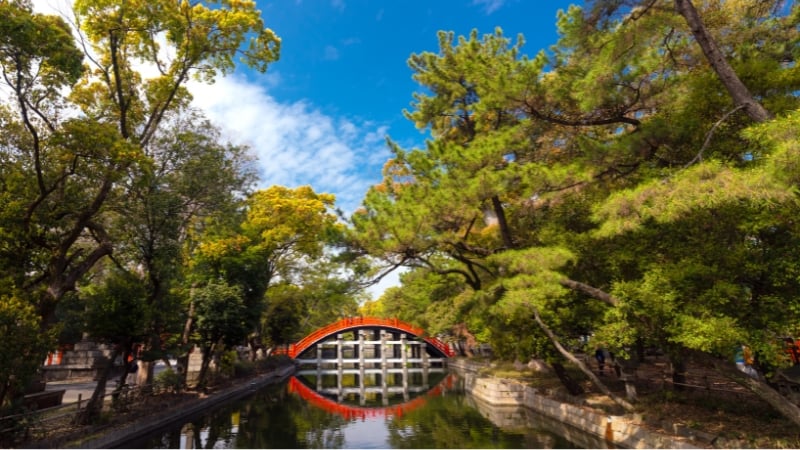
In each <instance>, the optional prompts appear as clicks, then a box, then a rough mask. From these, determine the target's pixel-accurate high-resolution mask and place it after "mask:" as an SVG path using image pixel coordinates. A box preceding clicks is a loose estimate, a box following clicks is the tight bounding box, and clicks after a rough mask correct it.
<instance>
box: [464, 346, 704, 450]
mask: <svg viewBox="0 0 800 450" xmlns="http://www.w3.org/2000/svg"><path fill="white" fill-rule="evenodd" d="M448 366H449V367H450V368H451V369H454V370H456V371H457V372H459V374H460V375H462V377H463V378H464V380H465V389H466V390H467V392H469V393H471V394H472V395H473V396H474V397H475V398H476V399H477V400H479V401H482V402H485V403H487V404H489V405H493V406H516V407H526V408H529V409H531V410H533V411H534V412H536V413H538V414H540V415H543V416H545V417H548V418H551V419H553V420H555V421H557V422H559V423H561V424H565V425H568V426H571V427H575V428H577V429H578V430H581V431H583V432H585V433H587V434H589V435H592V436H595V437H597V438H598V439H600V441H598V442H602V443H605V444H606V445H608V446H618V447H626V448H681V449H688V448H701V447H698V446H697V444H695V443H693V442H691V441H689V440H687V439H686V438H681V437H678V436H672V435H666V434H662V433H657V432H654V431H652V430H649V429H648V428H646V427H644V426H643V425H642V424H641V420H640V418H639V417H637V416H635V415H624V416H616V415H608V414H605V413H604V412H602V411H598V410H596V409H592V408H588V407H586V406H581V405H579V404H572V403H568V402H563V401H559V400H555V399H553V398H549V397H548V396H547V395H543V393H542V392H539V391H538V390H537V388H535V387H531V386H527V385H525V384H523V383H520V382H517V381H514V380H508V379H503V378H494V377H484V376H480V375H479V370H480V369H482V368H483V367H484V366H483V365H481V364H479V363H475V362H472V361H469V360H466V359H453V360H450V361H449V362H448ZM573 442H574V440H573ZM588 445H589V446H591V447H594V446H595V445H594V444H588Z"/></svg>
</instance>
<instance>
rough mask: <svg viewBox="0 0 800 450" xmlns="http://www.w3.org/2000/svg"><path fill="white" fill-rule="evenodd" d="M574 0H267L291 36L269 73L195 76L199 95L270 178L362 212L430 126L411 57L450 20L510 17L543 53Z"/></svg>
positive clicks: (270, 14) (459, 30)
mask: <svg viewBox="0 0 800 450" xmlns="http://www.w3.org/2000/svg"><path fill="white" fill-rule="evenodd" d="M569 4H570V2H568V1H563V0H559V1H539V0H447V1H443V0H442V1H439V0H411V1H399V0H398V1H368V0H280V1H274V0H273V1H266V0H260V1H258V7H259V9H261V11H262V13H263V17H264V20H265V23H266V25H267V26H268V27H269V28H272V29H273V30H274V31H275V32H276V33H277V34H278V35H279V36H280V37H281V39H282V49H281V59H280V60H279V61H278V62H276V63H275V64H273V65H272V66H270V68H269V70H268V71H267V73H266V74H258V73H250V72H246V71H238V72H237V73H235V74H233V75H231V76H229V77H227V78H226V79H223V80H219V81H218V82H217V83H216V84H215V85H214V86H200V85H194V86H192V90H193V92H194V93H195V104H196V105H198V106H200V107H201V108H203V109H204V110H206V112H207V113H208V114H209V115H210V116H211V118H212V119H213V120H215V121H216V122H217V123H218V124H219V125H220V126H222V127H223V129H225V130H226V131H227V134H226V135H227V136H228V137H229V138H230V139H232V140H234V141H236V142H237V143H243V144H247V145H249V146H250V147H251V148H252V149H253V151H254V153H255V154H256V155H257V156H258V157H259V167H260V169H261V174H262V179H261V185H262V186H265V187H266V186H269V185H272V184H281V185H286V186H289V187H296V186H299V185H305V184H310V185H311V186H312V187H313V188H314V189H315V191H317V192H330V193H334V194H336V196H337V205H338V206H339V207H340V208H341V209H343V210H344V211H345V212H352V211H353V210H354V209H355V208H356V207H357V206H358V205H359V203H360V201H361V199H362V198H363V196H364V194H365V193H366V190H367V188H368V187H369V186H370V185H372V184H374V183H376V182H378V181H379V180H380V177H381V167H382V166H383V164H384V163H385V162H386V160H387V158H389V156H390V154H389V151H388V149H387V147H386V145H385V137H386V136H387V135H388V136H390V137H391V138H392V139H394V140H395V141H397V142H398V143H400V144H401V146H402V147H404V148H411V147H415V146H417V147H419V146H422V145H423V143H424V140H425V137H426V136H425V135H424V134H423V133H422V132H420V131H418V130H417V129H416V128H415V127H414V126H413V124H411V123H410V122H409V121H407V120H406V119H405V118H404V117H403V114H402V111H403V109H404V108H409V106H410V102H411V100H412V94H413V93H414V92H415V91H417V90H418V86H417V85H416V84H415V82H414V81H413V80H412V79H411V75H412V73H411V70H410V69H409V67H408V65H407V60H408V58H409V56H410V55H411V54H412V53H421V52H423V51H433V52H435V51H437V50H438V41H437V36H436V33H437V31H439V30H446V31H454V32H455V33H456V34H457V35H468V34H469V33H470V31H471V30H472V29H477V30H478V31H479V33H480V34H486V33H492V32H493V30H494V29H495V27H498V26H499V27H501V28H502V29H503V32H504V34H505V35H506V36H509V37H512V38H515V37H516V36H517V34H519V33H522V34H523V35H524V36H525V40H526V42H527V43H526V45H525V47H524V48H525V53H526V54H528V55H534V54H535V53H537V52H538V51H539V50H540V49H543V48H544V49H546V48H549V47H550V46H551V45H553V44H555V42H556V40H557V33H556V25H555V22H556V11H557V10H558V9H565V8H566V7H567V6H568V5H569Z"/></svg>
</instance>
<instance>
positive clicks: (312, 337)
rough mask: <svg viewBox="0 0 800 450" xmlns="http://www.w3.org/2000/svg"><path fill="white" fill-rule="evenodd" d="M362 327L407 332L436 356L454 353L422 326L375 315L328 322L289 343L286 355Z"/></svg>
mask: <svg viewBox="0 0 800 450" xmlns="http://www.w3.org/2000/svg"><path fill="white" fill-rule="evenodd" d="M363 328H370V329H376V328H377V329H386V330H393V331H399V332H401V333H408V334H410V335H413V336H416V337H418V338H420V339H422V340H424V341H425V342H427V343H428V344H430V346H431V350H433V351H434V352H435V353H437V354H438V356H441V357H446V358H450V357H452V356H454V355H455V353H454V352H453V350H452V349H451V348H450V347H449V346H448V345H447V344H445V343H444V342H442V341H440V340H439V339H436V338H435V337H430V336H426V335H425V330H423V329H422V328H419V327H415V326H414V325H411V324H410V323H406V322H403V321H401V320H398V319H380V318H377V317H348V318H344V319H341V320H338V321H336V322H334V323H331V324H328V325H326V326H324V327H322V328H320V329H318V330H316V331H314V332H312V333H311V334H309V335H308V336H306V337H304V338H303V339H301V340H300V341H298V342H297V343H296V344H291V345H289V351H288V355H289V357H290V358H292V359H294V358H297V356H298V355H300V354H301V353H303V352H304V351H306V350H307V349H309V348H310V347H312V346H313V345H315V344H317V343H319V342H322V341H324V340H325V339H327V338H329V337H330V336H332V335H334V334H337V333H342V332H345V331H354V330H358V329H363Z"/></svg>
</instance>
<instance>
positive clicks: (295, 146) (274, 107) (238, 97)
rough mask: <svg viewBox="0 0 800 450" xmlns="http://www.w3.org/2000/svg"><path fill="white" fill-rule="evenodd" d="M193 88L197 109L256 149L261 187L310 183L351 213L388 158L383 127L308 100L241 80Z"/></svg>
mask: <svg viewBox="0 0 800 450" xmlns="http://www.w3.org/2000/svg"><path fill="white" fill-rule="evenodd" d="M189 88H190V90H191V91H192V93H193V95H194V97H195V99H194V102H193V103H194V105H195V106H197V107H199V108H200V109H202V110H203V111H205V113H206V115H207V116H208V117H209V118H210V119H211V120H212V121H213V122H214V123H216V124H217V125H218V126H219V127H220V128H222V130H223V133H224V134H225V137H226V138H227V139H229V140H230V141H231V142H233V143H236V144H245V145H248V146H249V147H250V148H251V149H252V151H253V153H254V154H255V156H256V157H257V158H258V166H259V169H260V172H261V186H262V187H266V186H270V185H273V184H278V185H283V186H288V187H297V186H301V185H307V184H308V185H311V186H312V187H313V188H314V190H315V191H316V192H329V193H333V194H336V198H337V206H338V207H340V208H341V209H343V210H344V211H345V212H346V213H351V212H353V211H354V210H355V209H356V208H357V207H358V205H359V203H360V201H361V200H362V198H363V196H364V194H365V193H366V191H367V189H368V187H369V186H370V185H372V184H374V183H376V182H377V181H379V180H380V176H381V174H380V170H381V165H382V164H383V163H384V162H385V161H386V159H388V158H389V151H388V149H387V148H386V144H385V142H384V136H385V135H386V133H387V127H385V126H378V125H375V124H372V123H365V122H358V121H355V120H353V119H348V118H339V117H332V116H329V115H326V114H324V113H323V112H321V111H320V110H319V109H317V108H315V107H314V106H313V105H311V104H309V103H307V102H304V101H298V102H294V103H288V104H284V103H279V102H278V101H276V100H275V98H273V97H271V96H270V95H269V93H268V92H267V89H266V88H265V87H263V86H260V85H258V84H255V83H253V82H249V81H247V80H245V79H244V78H242V77H239V76H229V77H226V78H221V79H219V80H217V82H216V83H214V84H212V85H206V84H201V83H197V82H192V83H191V84H190V85H189Z"/></svg>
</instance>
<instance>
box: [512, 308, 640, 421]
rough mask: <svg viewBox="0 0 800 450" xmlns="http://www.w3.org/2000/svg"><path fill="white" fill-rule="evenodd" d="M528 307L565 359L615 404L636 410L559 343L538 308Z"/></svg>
mask: <svg viewBox="0 0 800 450" xmlns="http://www.w3.org/2000/svg"><path fill="white" fill-rule="evenodd" d="M528 306H529V307H530V308H531V310H533V317H534V319H536V323H538V324H539V327H540V328H541V329H542V331H544V333H545V334H546V335H547V337H548V338H550V341H551V342H553V345H554V346H555V347H556V349H557V350H558V351H559V353H561V354H562V355H564V357H565V358H567V359H568V360H570V361H572V363H573V364H575V365H576V366H578V368H579V369H580V370H581V372H583V373H584V374H586V376H587V377H589V379H590V380H592V382H593V383H594V385H595V386H597V388H598V389H600V391H601V392H603V393H604V394H606V395H607V396H608V397H609V398H610V399H611V400H612V401H613V402H614V403H616V404H618V405H620V406H622V407H623V408H624V409H625V410H626V411H628V412H632V411H633V410H634V407H633V405H632V404H630V403H628V401H627V400H625V399H623V398H621V397H619V396H617V395H616V394H614V393H613V392H611V390H610V389H609V388H608V386H606V385H605V383H603V382H602V381H600V379H599V378H597V375H595V374H594V372H592V371H591V370H590V369H589V368H588V367H586V364H584V363H583V361H581V360H580V359H578V358H577V357H576V356H575V355H573V354H572V352H570V351H569V350H567V349H566V348H564V346H563V345H561V342H559V340H558V337H557V336H556V335H555V333H553V331H552V330H550V328H549V327H548V326H547V325H546V324H545V323H544V322H543V321H542V318H541V317H540V316H539V311H538V310H537V309H536V307H535V306H533V305H531V304H529V305H528Z"/></svg>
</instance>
